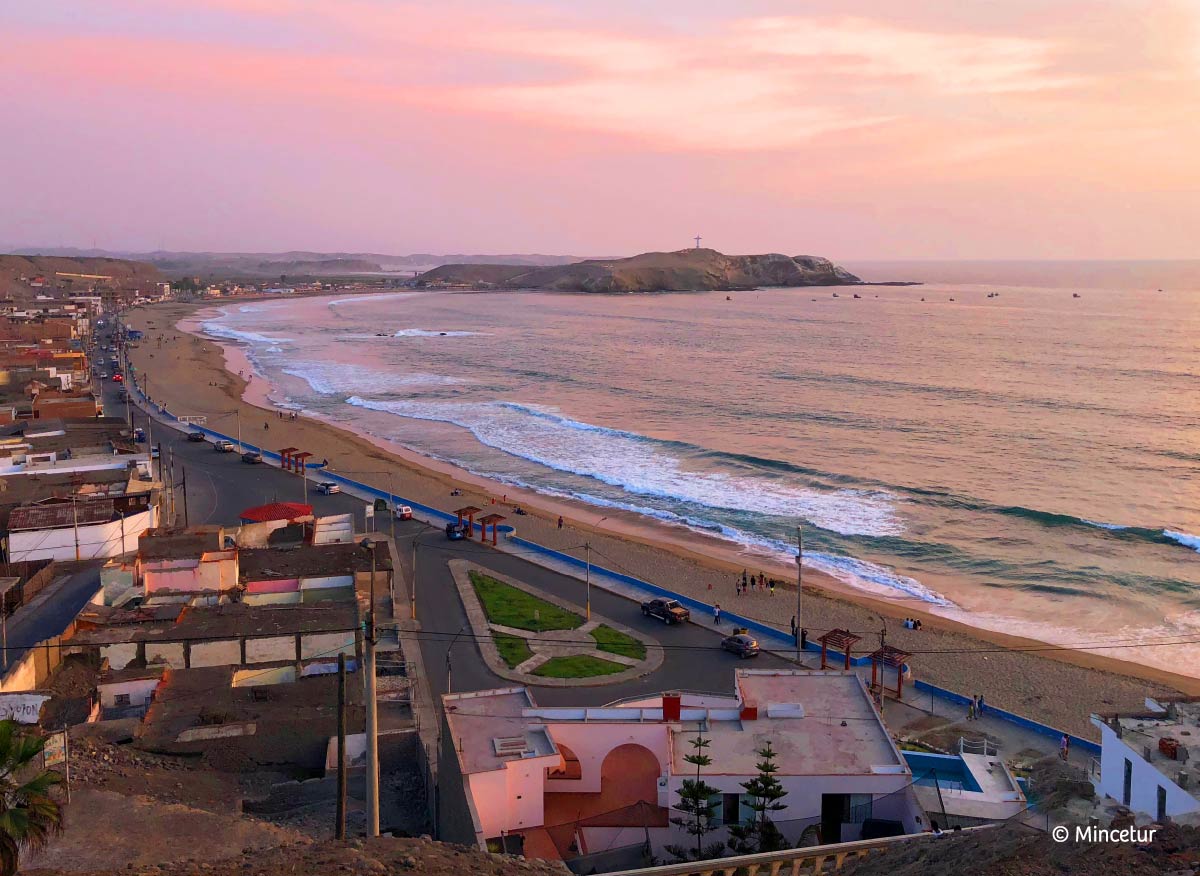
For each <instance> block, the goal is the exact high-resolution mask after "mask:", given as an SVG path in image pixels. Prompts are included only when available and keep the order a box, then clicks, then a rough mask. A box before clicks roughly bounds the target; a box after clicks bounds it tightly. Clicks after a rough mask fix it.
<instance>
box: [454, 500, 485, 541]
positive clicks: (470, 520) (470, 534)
mask: <svg viewBox="0 0 1200 876" xmlns="http://www.w3.org/2000/svg"><path fill="white" fill-rule="evenodd" d="M482 510H483V509H482V508H476V507H475V506H474V505H464V506H463V507H462V508H459V509H458V510H457V511H455V512H454V513H455V514H457V515H458V525H459V526H462V525H463V518H464V517H465V518H467V538H474V537H475V515H476V514H478V513H479V512H480V511H482Z"/></svg>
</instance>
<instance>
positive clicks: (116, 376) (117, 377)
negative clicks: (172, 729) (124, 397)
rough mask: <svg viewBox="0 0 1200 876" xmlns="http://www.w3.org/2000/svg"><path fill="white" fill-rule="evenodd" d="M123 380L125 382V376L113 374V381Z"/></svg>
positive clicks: (119, 381)
mask: <svg viewBox="0 0 1200 876" xmlns="http://www.w3.org/2000/svg"><path fill="white" fill-rule="evenodd" d="M124 382H125V378H124V377H122V376H121V375H120V374H114V375H113V383H124Z"/></svg>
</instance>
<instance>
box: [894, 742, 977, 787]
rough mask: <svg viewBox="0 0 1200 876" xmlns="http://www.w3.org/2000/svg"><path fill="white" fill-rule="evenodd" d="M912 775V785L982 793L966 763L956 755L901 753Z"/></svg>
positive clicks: (917, 752) (922, 752) (919, 752)
mask: <svg viewBox="0 0 1200 876" xmlns="http://www.w3.org/2000/svg"><path fill="white" fill-rule="evenodd" d="M901 754H903V755H904V760H905V761H907V763H908V768H909V769H911V770H912V773H913V784H916V785H926V786H929V787H933V786H934V785H937V786H938V787H940V788H943V789H951V790H955V791H982V790H983V788H981V787H980V785H979V782H978V781H976V779H975V777H974V776H973V775H971V770H970V768H969V767H968V766H967V764H966V762H965V761H964V760H963V759H962V758H961V757H959V756H958V755H956V754H932V753H929V752H924V751H903V752H901Z"/></svg>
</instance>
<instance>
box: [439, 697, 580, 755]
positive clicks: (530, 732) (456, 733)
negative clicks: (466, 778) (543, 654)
mask: <svg viewBox="0 0 1200 876" xmlns="http://www.w3.org/2000/svg"><path fill="white" fill-rule="evenodd" d="M442 704H443V705H444V707H445V710H446V723H447V724H448V726H449V728H450V735H451V736H452V737H453V738H454V747H455V750H456V751H457V752H458V762H459V767H460V769H461V770H462V773H463V775H469V774H471V773H488V772H492V771H493V770H501V769H504V768H505V764H507V763H508V762H509V761H513V760H520V759H523V758H528V757H546V756H549V755H554V756H556V757H557V756H558V747H557V746H556V745H555V744H554V742H553V740H551V739H550V736H549V734H548V733H547V732H546V730H545V728H544V727H542V726H541V725H540V723H539V722H534V721H531V720H530V719H529V718H526V717H525V710H526V709H530V708H533V706H534V702H533V697H532V696H531V695H530V693H529V691H528V690H527V689H526V688H523V687H510V688H503V689H500V690H486V691H479V692H477V693H464V694H447V695H446V696H444V697H442Z"/></svg>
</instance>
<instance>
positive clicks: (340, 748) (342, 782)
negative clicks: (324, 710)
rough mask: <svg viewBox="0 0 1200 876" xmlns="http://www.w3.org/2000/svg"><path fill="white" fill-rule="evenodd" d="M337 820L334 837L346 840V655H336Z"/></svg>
mask: <svg viewBox="0 0 1200 876" xmlns="http://www.w3.org/2000/svg"><path fill="white" fill-rule="evenodd" d="M337 733H338V739H337V759H338V767H337V818H336V821H335V823H334V835H335V836H336V837H337V838H338V839H340V840H344V839H345V838H346V653H345V652H344V651H342V652H339V653H338V729H337Z"/></svg>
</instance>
